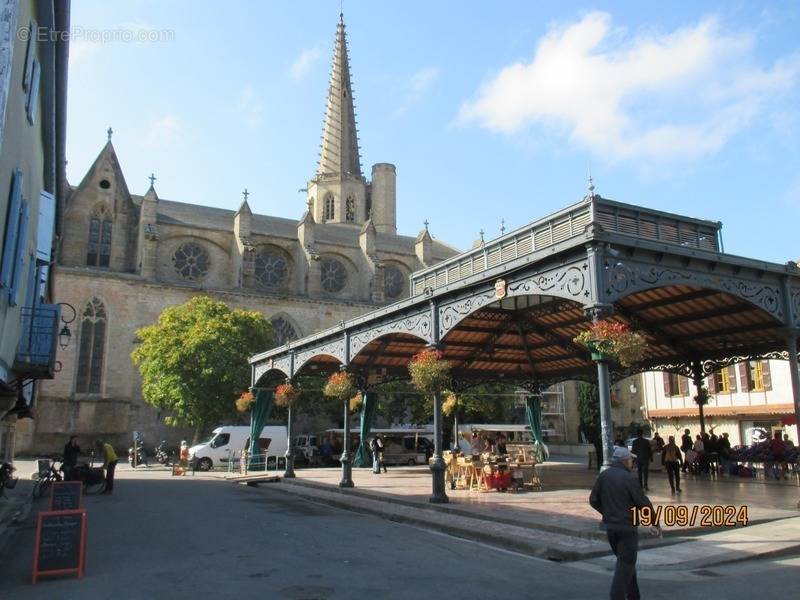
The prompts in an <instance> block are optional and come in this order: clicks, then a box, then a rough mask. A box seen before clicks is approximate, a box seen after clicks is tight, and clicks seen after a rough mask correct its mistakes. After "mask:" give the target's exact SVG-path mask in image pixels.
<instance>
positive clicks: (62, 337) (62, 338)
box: [56, 302, 78, 350]
mask: <svg viewBox="0 0 800 600" xmlns="http://www.w3.org/2000/svg"><path fill="white" fill-rule="evenodd" d="M56 304H57V305H58V306H66V307H67V308H68V309H70V310H71V311H72V317H71V318H69V319H67V318H65V317H64V314H63V312H62V314H61V322H62V323H63V324H64V326H63V327H62V328H61V331H59V332H58V345H59V346H61V349H62V350H66V348H67V346H69V341H70V340H71V339H72V332H71V331H70V330H69V327H68V325H69V324H70V323H72V322H73V321H74V320H75V317H77V316H78V313H77V311H76V310H75V307H74V306H72V304H69V303H67V302H56Z"/></svg>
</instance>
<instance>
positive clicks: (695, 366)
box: [692, 360, 708, 435]
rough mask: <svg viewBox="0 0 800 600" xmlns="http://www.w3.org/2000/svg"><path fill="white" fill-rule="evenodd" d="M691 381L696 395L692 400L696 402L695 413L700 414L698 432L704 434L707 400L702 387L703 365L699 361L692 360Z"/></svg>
mask: <svg viewBox="0 0 800 600" xmlns="http://www.w3.org/2000/svg"><path fill="white" fill-rule="evenodd" d="M692 381H693V382H694V387H695V389H696V390H697V396H695V397H694V401H695V403H696V404H697V413H698V415H699V416H700V433H701V434H702V435H705V433H706V415H705V405H706V403H707V402H708V394H707V393H706V390H705V389H704V388H703V365H702V363H701V362H700V361H697V360H695V361H692Z"/></svg>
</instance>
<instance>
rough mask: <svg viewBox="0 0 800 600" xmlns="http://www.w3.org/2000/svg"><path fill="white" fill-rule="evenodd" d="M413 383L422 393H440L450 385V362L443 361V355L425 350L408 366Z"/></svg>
mask: <svg viewBox="0 0 800 600" xmlns="http://www.w3.org/2000/svg"><path fill="white" fill-rule="evenodd" d="M408 372H409V374H410V375H411V383H413V384H414V387H416V388H417V389H418V390H419V391H420V392H424V393H426V394H432V393H434V392H440V391H442V390H443V389H444V388H446V387H447V386H448V385H449V384H450V361H447V360H442V353H441V352H438V351H436V350H423V351H422V352H419V353H418V354H416V355H415V356H414V358H412V359H411V362H410V363H409V364H408Z"/></svg>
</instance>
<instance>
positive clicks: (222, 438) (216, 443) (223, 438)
mask: <svg viewBox="0 0 800 600" xmlns="http://www.w3.org/2000/svg"><path fill="white" fill-rule="evenodd" d="M230 439H231V434H230V433H218V434H217V435H215V436H214V437H213V438H211V440H210V441H209V443H208V445H209V446H211V447H212V448H219V447H220V446H224V445H225V444H227V443H228V442H229V441H230Z"/></svg>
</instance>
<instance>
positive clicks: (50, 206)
mask: <svg viewBox="0 0 800 600" xmlns="http://www.w3.org/2000/svg"><path fill="white" fill-rule="evenodd" d="M55 223H56V199H55V196H53V194H51V193H50V192H45V191H44V190H42V191H41V192H39V221H38V222H37V223H36V258H37V259H39V260H41V261H43V262H47V263H49V262H50V256H51V254H52V252H53V232H54V229H55Z"/></svg>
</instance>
